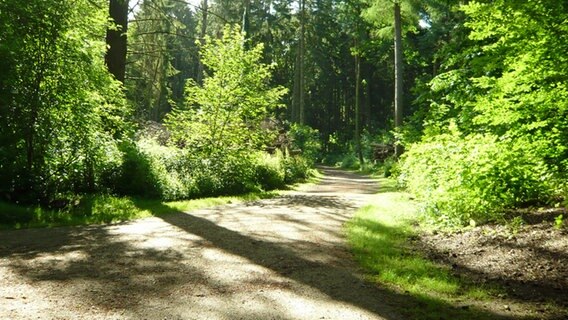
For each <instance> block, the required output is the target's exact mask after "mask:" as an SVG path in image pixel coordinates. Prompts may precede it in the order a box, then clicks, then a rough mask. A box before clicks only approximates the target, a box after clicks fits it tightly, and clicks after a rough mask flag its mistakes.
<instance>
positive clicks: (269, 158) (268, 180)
mask: <svg viewBox="0 0 568 320" xmlns="http://www.w3.org/2000/svg"><path fill="white" fill-rule="evenodd" d="M283 159H284V158H283V157H282V154H281V153H276V154H275V155H269V154H266V153H259V154H258V155H257V156H256V164H255V165H256V166H255V171H256V181H257V182H258V184H259V185H260V187H261V188H262V189H263V190H274V189H278V188H282V187H284V185H285V184H286V183H285V178H286V172H285V170H284V164H283Z"/></svg>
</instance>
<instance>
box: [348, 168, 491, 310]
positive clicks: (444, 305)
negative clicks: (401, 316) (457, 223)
mask: <svg viewBox="0 0 568 320" xmlns="http://www.w3.org/2000/svg"><path fill="white" fill-rule="evenodd" d="M380 184H381V185H382V187H381V190H380V193H379V194H378V195H377V196H376V198H375V200H374V201H373V203H372V204H370V205H368V206H365V207H363V208H362V209H360V210H359V211H358V212H357V213H356V215H355V217H354V218H353V219H352V220H351V221H350V222H349V223H348V225H347V235H348V240H349V243H350V244H351V247H352V250H353V252H354V254H355V257H356V259H357V260H358V261H359V263H360V264H361V265H362V266H363V267H364V268H365V269H366V270H367V272H368V273H369V277H370V278H371V280H372V281H373V282H378V283H380V284H381V285H383V286H386V287H390V288H391V289H393V290H395V291H400V292H404V293H406V294H408V295H410V296H411V297H412V298H414V299H415V300H416V301H418V302H419V303H418V306H416V307H415V308H409V309H407V312H408V313H409V317H410V318H412V319H476V318H484V317H485V316H487V315H484V314H483V311H481V310H477V309H475V308H471V309H469V308H468V309H467V310H465V309H460V308H454V307H453V305H455V304H456V301H463V300H468V301H475V300H483V299H487V298H489V297H490V295H491V294H492V291H493V290H494V289H491V288H485V287H478V286H474V285H473V284H472V283H469V282H468V281H467V280H464V279H461V278H458V277H456V276H454V275H453V274H452V273H451V271H450V268H449V267H447V266H444V265H442V264H438V263H436V262H433V261H431V260H429V259H427V258H426V257H424V256H423V255H422V254H420V252H417V251H416V250H414V249H413V248H412V246H411V245H410V239H411V238H412V237H415V236H416V235H417V234H416V232H417V231H416V230H415V229H416V227H415V225H414V221H417V220H418V218H419V210H418V206H417V205H416V204H415V203H414V202H413V201H411V200H410V195H409V194H407V193H404V192H400V191H397V190H396V188H395V186H396V182H395V181H393V180H389V179H385V178H382V179H381V180H380Z"/></svg>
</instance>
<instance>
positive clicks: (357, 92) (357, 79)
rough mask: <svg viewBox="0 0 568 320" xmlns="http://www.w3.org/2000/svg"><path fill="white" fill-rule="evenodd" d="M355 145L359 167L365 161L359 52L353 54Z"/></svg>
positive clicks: (357, 45) (356, 42)
mask: <svg viewBox="0 0 568 320" xmlns="http://www.w3.org/2000/svg"><path fill="white" fill-rule="evenodd" d="M355 48H357V50H359V44H358V41H357V40H355ZM355 147H356V148H357V156H358V157H359V164H360V165H361V167H362V166H363V164H364V163H365V160H364V159H363V148H362V147H361V56H360V52H357V53H356V54H355Z"/></svg>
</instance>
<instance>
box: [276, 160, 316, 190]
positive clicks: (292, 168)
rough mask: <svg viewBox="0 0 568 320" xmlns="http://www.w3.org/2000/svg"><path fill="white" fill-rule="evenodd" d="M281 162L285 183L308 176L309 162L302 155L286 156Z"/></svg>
mask: <svg viewBox="0 0 568 320" xmlns="http://www.w3.org/2000/svg"><path fill="white" fill-rule="evenodd" d="M282 162H283V166H284V182H285V183H287V184H291V183H296V182H299V181H304V180H306V179H307V178H309V177H310V170H311V164H310V162H309V161H308V160H306V159H304V158H303V157H299V156H294V157H286V158H284V159H282Z"/></svg>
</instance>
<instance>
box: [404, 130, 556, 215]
mask: <svg viewBox="0 0 568 320" xmlns="http://www.w3.org/2000/svg"><path fill="white" fill-rule="evenodd" d="M534 150H535V148H534V147H533V146H531V144H530V143H529V142H527V141H525V140H521V139H516V140H515V139H499V138H497V137H496V136H493V135H489V134H474V135H470V136H467V137H465V138H462V137H460V135H459V133H457V132H453V133H449V134H442V135H439V136H436V137H434V138H432V139H430V140H426V141H423V142H420V143H417V144H414V145H411V146H410V148H409V150H408V152H407V153H406V154H404V155H403V157H402V159H401V175H400V179H401V181H402V182H403V183H404V184H405V185H406V186H407V187H408V188H409V190H410V191H411V192H412V193H414V194H415V195H416V196H417V198H418V199H419V200H421V201H422V202H423V203H424V205H425V211H426V212H427V213H428V214H429V216H430V217H431V218H432V219H434V220H435V221H437V222H440V223H444V224H449V225H458V224H464V223H468V222H469V221H470V220H471V219H473V220H475V221H479V222H484V221H488V220H495V219H497V218H498V217H500V215H501V213H502V212H503V210H504V209H506V208H510V207H514V206H518V205H521V204H524V203H527V202H530V201H538V200H543V199H546V198H547V197H550V196H551V194H552V188H551V184H550V182H549V181H548V178H549V177H550V174H549V172H548V170H547V167H546V165H545V163H544V161H543V160H542V159H541V157H540V156H539V155H538V154H537V153H536V152H535V151H534Z"/></svg>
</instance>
